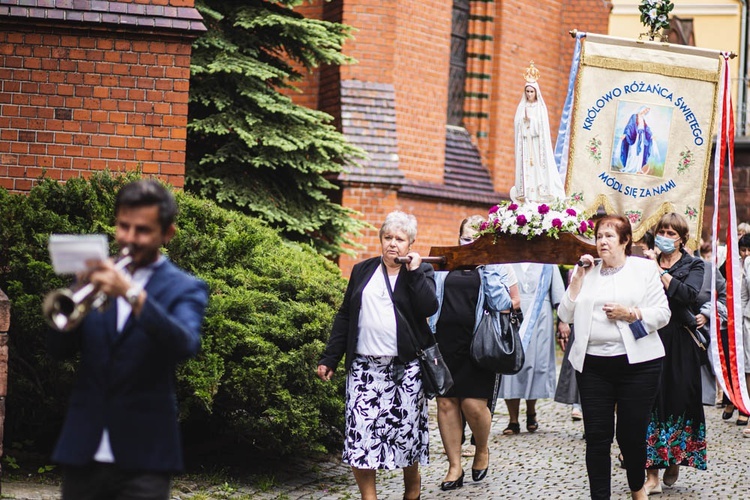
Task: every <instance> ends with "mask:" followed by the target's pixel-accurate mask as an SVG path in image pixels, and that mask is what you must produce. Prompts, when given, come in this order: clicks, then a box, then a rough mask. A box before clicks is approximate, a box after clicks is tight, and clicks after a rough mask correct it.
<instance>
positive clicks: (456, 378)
mask: <svg viewBox="0 0 750 500" xmlns="http://www.w3.org/2000/svg"><path fill="white" fill-rule="evenodd" d="M479 290H480V279H479V272H478V271H477V270H476V269H473V270H459V271H451V272H450V273H448V276H447V277H446V278H445V292H444V295H443V308H442V310H441V312H440V318H439V319H438V322H437V329H436V333H435V336H436V338H437V341H438V344H439V345H440V352H441V353H442V354H443V358H444V359H445V362H446V364H447V365H448V368H449V369H450V371H451V375H453V388H452V389H451V390H450V391H449V392H448V393H447V394H446V395H445V397H447V398H480V399H492V396H493V392H494V390H495V378H496V375H495V374H494V373H493V372H489V371H485V370H482V369H481V368H478V367H477V366H476V365H475V364H474V362H472V360H471V356H470V355H469V346H470V345H471V339H472V336H473V334H474V321H475V311H476V308H477V300H478V295H479Z"/></svg>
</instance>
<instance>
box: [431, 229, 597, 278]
mask: <svg viewBox="0 0 750 500" xmlns="http://www.w3.org/2000/svg"><path fill="white" fill-rule="evenodd" d="M583 254H590V255H592V256H594V257H596V256H597V252H596V245H595V244H594V241H593V240H589V239H586V238H582V237H580V236H577V235H575V234H572V233H560V238H559V239H555V238H550V237H548V236H535V237H533V238H532V239H527V238H526V236H522V235H517V234H501V235H498V236H497V237H493V236H492V235H489V234H485V235H483V236H480V237H479V238H477V239H476V241H474V242H473V243H471V244H469V245H458V246H453V247H432V248H431V249H430V257H428V258H426V259H424V260H425V262H429V263H431V264H432V265H433V266H435V268H436V269H438V270H441V271H452V270H453V269H466V268H472V267H476V266H478V265H481V264H505V263H510V262H539V263H543V264H575V263H576V262H578V259H579V258H580V257H581V255H583Z"/></svg>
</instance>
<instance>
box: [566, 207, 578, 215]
mask: <svg viewBox="0 0 750 500" xmlns="http://www.w3.org/2000/svg"><path fill="white" fill-rule="evenodd" d="M565 213H566V214H568V215H570V216H571V217H575V216H576V211H575V210H573V209H572V208H566V209H565Z"/></svg>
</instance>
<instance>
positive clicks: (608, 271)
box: [599, 264, 625, 276]
mask: <svg viewBox="0 0 750 500" xmlns="http://www.w3.org/2000/svg"><path fill="white" fill-rule="evenodd" d="M623 267H625V264H622V265H621V266H617V267H602V268H601V269H599V274H601V275H602V276H612V275H613V274H616V273H618V272H619V271H620V269H622V268H623Z"/></svg>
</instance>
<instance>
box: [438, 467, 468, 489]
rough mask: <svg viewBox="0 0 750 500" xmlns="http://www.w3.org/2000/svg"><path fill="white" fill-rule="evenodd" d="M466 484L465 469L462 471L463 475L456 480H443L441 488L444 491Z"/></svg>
mask: <svg viewBox="0 0 750 500" xmlns="http://www.w3.org/2000/svg"><path fill="white" fill-rule="evenodd" d="M463 485H464V471H461V475H460V476H459V478H458V479H456V480H455V481H443V482H442V483H440V489H441V490H443V491H450V490H455V489H458V488H460V487H462V486H463Z"/></svg>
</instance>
